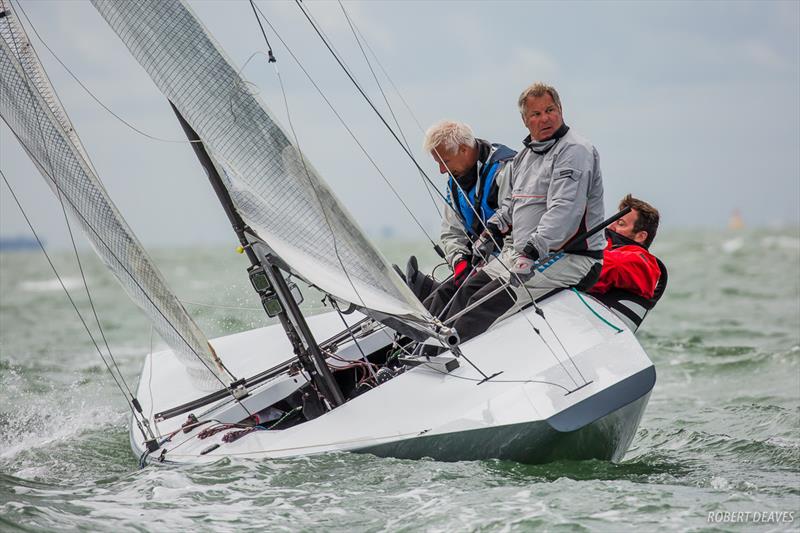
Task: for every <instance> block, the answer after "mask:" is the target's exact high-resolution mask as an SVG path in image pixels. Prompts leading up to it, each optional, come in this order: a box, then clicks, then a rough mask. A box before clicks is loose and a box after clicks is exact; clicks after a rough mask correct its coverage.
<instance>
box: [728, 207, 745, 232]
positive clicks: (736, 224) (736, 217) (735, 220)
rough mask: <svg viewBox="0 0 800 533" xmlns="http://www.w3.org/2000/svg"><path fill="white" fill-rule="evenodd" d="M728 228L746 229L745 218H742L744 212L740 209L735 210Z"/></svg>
mask: <svg viewBox="0 0 800 533" xmlns="http://www.w3.org/2000/svg"><path fill="white" fill-rule="evenodd" d="M728 229H732V230H740V229H744V220H742V214H741V213H740V212H739V210H738V209H734V210H733V213H732V214H731V218H730V220H728Z"/></svg>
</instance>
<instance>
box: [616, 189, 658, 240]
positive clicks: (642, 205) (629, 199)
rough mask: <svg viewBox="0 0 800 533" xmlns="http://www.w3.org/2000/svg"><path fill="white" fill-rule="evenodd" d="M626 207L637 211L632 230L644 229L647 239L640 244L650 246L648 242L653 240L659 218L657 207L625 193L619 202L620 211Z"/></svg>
mask: <svg viewBox="0 0 800 533" xmlns="http://www.w3.org/2000/svg"><path fill="white" fill-rule="evenodd" d="M626 207H630V208H631V209H635V210H636V212H637V213H638V216H637V217H636V223H635V224H634V225H633V231H634V232H636V233H638V232H640V231H646V232H647V239H645V241H644V242H643V243H642V245H643V246H644V247H645V248H650V244H651V243H652V242H653V239H655V238H656V232H657V231H658V222H659V220H660V216H659V214H658V209H656V208H655V207H653V206H652V205H650V204H648V203H647V202H645V201H643V200H639V199H638V198H634V197H633V196H632V195H630V194H627V195H626V196H625V197H624V198H623V199H622V200H620V202H619V209H620V211H621V210H623V209H625V208H626Z"/></svg>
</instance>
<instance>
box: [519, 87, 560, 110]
mask: <svg viewBox="0 0 800 533" xmlns="http://www.w3.org/2000/svg"><path fill="white" fill-rule="evenodd" d="M545 94H549V95H550V96H551V97H552V98H553V102H555V103H556V106H558V109H560V110H561V111H563V108H562V107H561V98H560V97H559V96H558V91H556V88H555V87H553V86H552V85H547V84H546V83H542V82H541V81H537V82H536V83H534V84H533V85H531V86H529V87H528V88H527V89H525V90H524V91H522V94H521V95H519V100H517V105H518V106H519V113H520V115H522V117H523V118H524V117H525V101H526V100H527V99H528V98H530V97H533V98H539V97H540V96H544V95H545Z"/></svg>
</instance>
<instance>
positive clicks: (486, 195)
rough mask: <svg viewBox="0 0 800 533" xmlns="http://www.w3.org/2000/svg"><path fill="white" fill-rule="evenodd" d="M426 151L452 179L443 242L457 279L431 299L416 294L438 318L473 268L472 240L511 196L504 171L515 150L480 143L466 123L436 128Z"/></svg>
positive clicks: (442, 124) (441, 124) (429, 135)
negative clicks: (501, 204)
mask: <svg viewBox="0 0 800 533" xmlns="http://www.w3.org/2000/svg"><path fill="white" fill-rule="evenodd" d="M424 148H425V150H426V151H427V152H430V154H431V156H432V157H433V159H434V161H436V162H437V163H438V164H439V172H441V173H442V174H448V175H449V177H448V180H447V200H448V201H447V205H446V206H445V209H444V215H443V217H442V230H441V236H440V240H441V243H442V248H443V249H444V253H445V260H446V261H447V263H448V264H449V265H450V266H451V267H452V269H453V277H452V278H450V279H449V280H448V281H446V282H445V283H443V284H442V285H440V286H439V287H438V288H437V289H436V290H435V291H434V292H433V293H431V294H430V295H428V294H417V296H420V297H421V298H422V299H424V304H425V306H426V307H427V308H428V310H429V311H430V312H431V313H432V314H434V315H437V316H438V314H439V313H441V311H442V310H443V309H444V308H445V306H446V305H447V303H448V302H449V301H450V299H451V298H452V297H453V294H454V293H455V292H456V290H457V289H458V287H459V286H460V285H461V283H462V282H463V281H464V279H466V277H467V275H468V274H469V272H470V270H471V269H472V244H473V242H474V241H475V240H476V239H477V238H478V236H479V235H480V234H481V232H482V231H483V230H484V229H485V228H486V221H487V220H488V219H489V217H491V216H492V215H494V213H495V211H496V210H497V208H498V207H499V205H500V203H501V202H502V200H503V198H504V197H506V196H508V194H509V193H510V188H509V186H508V179H507V177H506V174H505V167H506V163H508V162H509V161H510V160H511V159H512V158H513V157H514V156H515V155H516V152H515V151H514V150H512V149H511V148H509V147H507V146H504V145H502V144H490V143H489V142H488V141H484V140H483V139H476V138H475V136H474V135H473V133H472V129H471V128H470V127H469V126H468V125H467V124H464V123H462V122H453V121H443V122H439V123H438V124H434V125H433V126H431V127H430V128H429V129H428V131H427V132H426V133H425V143H424Z"/></svg>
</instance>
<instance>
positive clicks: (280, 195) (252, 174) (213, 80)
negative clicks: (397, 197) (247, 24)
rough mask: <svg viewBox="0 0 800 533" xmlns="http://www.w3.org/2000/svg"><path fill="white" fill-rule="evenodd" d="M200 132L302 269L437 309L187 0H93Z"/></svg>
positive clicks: (394, 308)
mask: <svg viewBox="0 0 800 533" xmlns="http://www.w3.org/2000/svg"><path fill="white" fill-rule="evenodd" d="M92 3H93V4H94V6H95V8H97V10H98V11H99V12H100V14H101V15H102V16H103V18H105V20H106V21H107V22H108V24H109V25H110V26H111V27H112V29H114V31H115V32H116V33H117V34H118V35H119V37H120V38H121V39H122V41H123V42H124V43H125V45H126V46H127V47H128V49H129V50H130V52H131V53H132V55H133V56H134V57H135V58H136V59H137V61H139V63H140V64H141V65H142V66H143V67H144V69H145V71H147V73H148V74H149V76H150V77H151V78H152V79H153V81H154V82H155V84H156V86H157V87H158V88H159V90H161V92H162V93H164V95H165V96H166V97H167V98H168V99H169V100H170V102H172V103H173V104H174V105H175V107H176V108H177V109H178V110H179V112H180V113H181V115H182V116H183V117H184V118H185V119H186V121H187V122H188V123H189V124H190V125H191V126H192V128H193V129H194V130H195V131H196V132H197V133H198V135H199V136H200V138H201V139H202V140H203V143H204V145H205V147H206V149H207V150H208V152H209V153H210V155H211V156H212V158H213V159H214V160H215V161H216V162H218V164H219V165H220V166H221V167H222V168H223V169H224V171H225V172H224V175H225V176H224V178H225V180H226V186H227V188H228V191H229V193H230V196H231V199H232V201H233V203H234V205H235V206H236V209H237V211H238V212H239V214H240V215H241V216H242V218H243V219H244V221H245V222H246V223H247V224H248V225H249V226H250V227H251V228H252V229H253V230H255V231H256V232H257V233H258V235H259V237H261V238H262V239H263V240H264V241H265V242H266V243H267V245H268V246H269V247H270V248H271V249H272V250H273V251H274V252H275V253H276V254H277V255H278V256H279V257H280V258H281V260H282V261H283V262H284V263H286V264H287V265H288V266H289V268H290V269H291V270H292V272H293V273H295V274H297V275H299V276H300V277H302V278H304V279H305V280H306V281H308V282H309V283H311V284H313V285H315V286H317V287H319V288H320V289H321V290H323V291H325V292H327V293H329V294H331V295H333V296H335V297H336V298H337V299H340V300H343V301H346V302H350V303H353V304H355V305H357V306H359V307H363V308H365V309H368V310H369V309H371V310H374V311H378V312H381V313H385V314H388V315H394V316H397V317H400V318H403V319H406V320H409V321H414V322H419V323H428V322H429V321H430V320H431V319H432V317H431V316H430V315H429V314H428V312H427V311H426V310H425V308H424V307H423V306H422V304H421V303H420V302H419V300H418V299H417V298H416V297H415V296H414V295H413V293H412V292H411V291H410V290H409V289H408V287H407V286H406V285H405V284H404V283H403V281H402V280H401V279H400V278H399V276H397V275H396V274H395V273H394V271H393V270H392V268H391V267H390V266H389V264H388V263H387V261H386V260H385V259H384V258H383V257H382V256H381V254H380V253H379V252H378V251H377V250H376V249H375V248H374V247H373V246H372V244H371V243H370V242H369V240H368V239H367V238H366V236H365V235H364V234H363V232H362V231H361V230H360V228H359V227H358V226H357V224H356V223H355V222H354V220H353V219H352V217H351V216H350V215H349V214H348V213H347V211H346V210H345V208H344V207H343V206H342V205H341V203H340V202H339V201H338V199H337V198H336V197H335V195H334V194H333V193H332V191H331V190H330V188H329V187H328V186H327V185H326V184H325V182H324V181H323V180H322V178H321V177H320V176H319V175H318V173H317V172H316V170H315V169H314V168H313V167H312V166H311V164H310V163H309V162H308V161H307V160H304V159H303V158H302V155H301V154H300V152H299V151H298V150H297V149H296V147H295V146H294V145H293V143H292V142H291V141H290V139H289V138H288V136H287V135H286V133H285V132H284V131H283V130H282V129H281V127H280V126H279V125H278V124H277V122H276V121H275V120H274V119H273V118H272V116H271V115H270V113H269V112H268V111H267V109H266V108H265V107H264V106H263V105H262V103H261V101H260V99H259V98H258V97H257V96H255V95H253V94H252V93H251V92H250V91H248V90H247V88H246V85H245V83H244V81H243V80H242V78H241V77H240V76H239V74H238V71H237V69H235V68H234V66H233V65H232V64H231V62H230V61H229V60H228V59H227V58H226V56H225V54H224V53H223V52H222V50H221V49H220V48H219V46H218V45H217V44H216V42H215V41H214V39H213V38H212V37H211V36H210V35H209V34H208V32H207V31H206V29H205V28H204V27H203V26H202V24H201V23H200V22H199V21H198V20H197V18H196V17H195V16H194V14H193V13H192V12H191V10H190V9H189V8H188V6H186V5H185V3H183V2H182V1H180V0H167V1H162V0H145V1H137V2H129V1H125V0H93V2H92Z"/></svg>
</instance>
